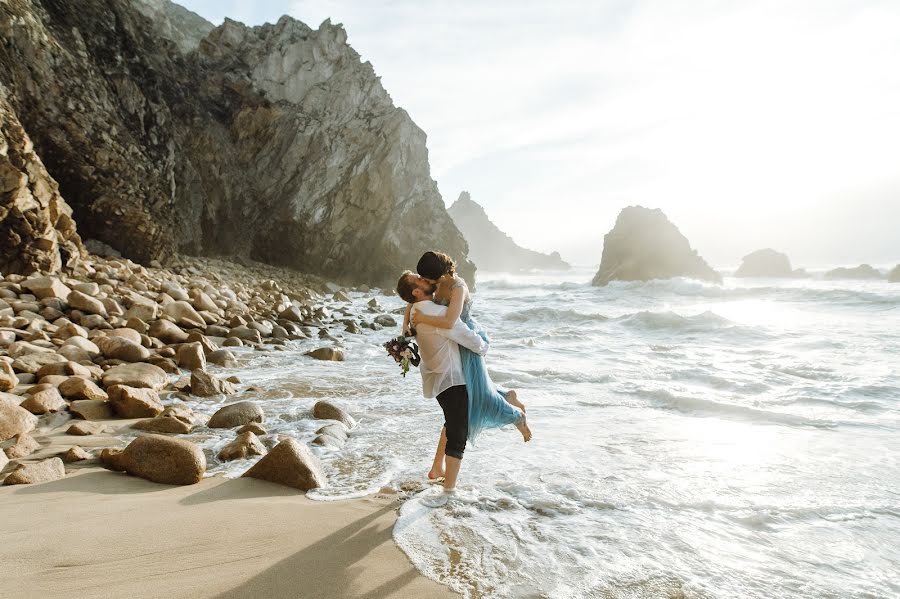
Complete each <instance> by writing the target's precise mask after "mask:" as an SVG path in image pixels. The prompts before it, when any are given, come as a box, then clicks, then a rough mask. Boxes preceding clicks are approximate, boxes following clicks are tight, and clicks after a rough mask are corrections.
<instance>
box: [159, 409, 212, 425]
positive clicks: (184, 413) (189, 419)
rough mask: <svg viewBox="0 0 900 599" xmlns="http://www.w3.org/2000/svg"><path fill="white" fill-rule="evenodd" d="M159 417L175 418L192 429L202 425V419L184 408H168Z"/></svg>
mask: <svg viewBox="0 0 900 599" xmlns="http://www.w3.org/2000/svg"><path fill="white" fill-rule="evenodd" d="M161 417H165V418H176V419H178V420H180V421H182V422H184V423H185V424H189V425H191V426H192V427H193V426H200V425H201V424H203V419H202V418H200V416H198V415H197V414H195V413H194V411H193V410H191V409H190V408H188V407H186V406H168V407H167V408H166V409H165V410H163V413H162V415H161Z"/></svg>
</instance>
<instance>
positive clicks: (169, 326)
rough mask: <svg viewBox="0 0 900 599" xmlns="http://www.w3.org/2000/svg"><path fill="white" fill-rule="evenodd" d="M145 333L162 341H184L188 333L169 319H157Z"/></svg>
mask: <svg viewBox="0 0 900 599" xmlns="http://www.w3.org/2000/svg"><path fill="white" fill-rule="evenodd" d="M147 334H148V335H150V336H151V337H156V338H157V339H159V340H160V341H162V342H163V343H184V342H185V341H187V338H188V334H187V333H185V332H184V331H182V330H181V328H180V327H179V326H178V325H177V324H175V323H174V322H172V321H169V320H157V321H155V322H153V323H152V324H151V325H150V329H149V330H148V331H147Z"/></svg>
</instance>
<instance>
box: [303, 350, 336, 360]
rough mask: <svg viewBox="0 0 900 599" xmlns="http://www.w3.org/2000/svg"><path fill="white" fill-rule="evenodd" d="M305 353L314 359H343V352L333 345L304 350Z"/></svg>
mask: <svg viewBox="0 0 900 599" xmlns="http://www.w3.org/2000/svg"><path fill="white" fill-rule="evenodd" d="M305 355H307V356H310V357H312V358H315V359H316V360H326V361H331V362H343V361H344V352H343V351H341V350H339V349H335V348H333V347H320V348H318V349H314V350H312V351H308V352H306V354H305Z"/></svg>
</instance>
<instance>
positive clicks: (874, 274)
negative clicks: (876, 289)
mask: <svg viewBox="0 0 900 599" xmlns="http://www.w3.org/2000/svg"><path fill="white" fill-rule="evenodd" d="M825 278H826V279H829V280H832V281H833V280H840V279H884V274H883V273H882V272H881V271H880V270H878V269H877V268H874V267H872V266H871V265H869V264H860V265H859V266H856V267H853V268H843V267H842V268H835V269H832V270H829V271H828V272H826V273H825Z"/></svg>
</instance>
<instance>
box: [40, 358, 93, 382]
mask: <svg viewBox="0 0 900 599" xmlns="http://www.w3.org/2000/svg"><path fill="white" fill-rule="evenodd" d="M35 375H36V376H37V378H38V379H39V380H40V379H43V378H44V377H48V376H61V377H66V378H68V377H72V376H80V377H82V378H87V379H89V378H91V371H90V370H88V368H87V367H86V366H82V365H81V364H79V363H78V362H72V361H71V360H70V361H68V362H53V363H51V364H45V365H44V366H41V367H40V368H39V369H38V371H37V372H36V373H35Z"/></svg>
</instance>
